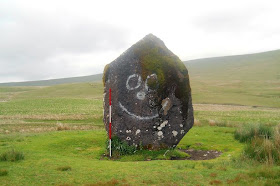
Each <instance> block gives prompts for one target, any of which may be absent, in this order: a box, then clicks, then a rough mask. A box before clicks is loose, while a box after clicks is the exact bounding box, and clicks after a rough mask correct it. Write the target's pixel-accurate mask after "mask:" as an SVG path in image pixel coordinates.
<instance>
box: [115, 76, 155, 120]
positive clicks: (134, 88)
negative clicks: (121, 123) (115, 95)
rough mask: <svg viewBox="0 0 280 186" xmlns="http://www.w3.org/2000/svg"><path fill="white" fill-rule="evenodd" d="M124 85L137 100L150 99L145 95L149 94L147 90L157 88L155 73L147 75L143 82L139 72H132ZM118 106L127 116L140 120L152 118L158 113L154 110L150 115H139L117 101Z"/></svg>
mask: <svg viewBox="0 0 280 186" xmlns="http://www.w3.org/2000/svg"><path fill="white" fill-rule="evenodd" d="M125 85H126V89H127V91H128V93H129V94H134V96H135V97H136V99H137V100H138V101H150V100H149V98H147V97H148V96H147V95H148V94H149V92H151V91H155V90H156V89H157V88H158V80H157V75H156V74H151V75H148V76H147V78H146V81H145V82H143V80H142V77H141V76H140V75H139V74H132V75H130V76H128V78H127V80H126V84H125ZM119 106H120V108H121V109H122V110H123V111H124V112H125V113H127V114H128V115H129V116H131V117H134V118H137V119H140V120H149V119H154V118H157V117H158V116H159V115H158V113H155V112H154V113H153V114H152V115H148V116H140V115H138V114H135V113H132V112H131V111H129V110H128V109H127V108H126V107H125V106H123V104H122V103H121V102H119Z"/></svg>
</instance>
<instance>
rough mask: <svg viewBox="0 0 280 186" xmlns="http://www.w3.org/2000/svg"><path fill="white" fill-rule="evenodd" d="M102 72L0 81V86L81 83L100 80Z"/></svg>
mask: <svg viewBox="0 0 280 186" xmlns="http://www.w3.org/2000/svg"><path fill="white" fill-rule="evenodd" d="M101 79H102V74H96V75H91V76H81V77H70V78H61V79H50V80H41V81H26V82H11V83H0V86H52V85H59V84H67V83H83V82H96V81H101Z"/></svg>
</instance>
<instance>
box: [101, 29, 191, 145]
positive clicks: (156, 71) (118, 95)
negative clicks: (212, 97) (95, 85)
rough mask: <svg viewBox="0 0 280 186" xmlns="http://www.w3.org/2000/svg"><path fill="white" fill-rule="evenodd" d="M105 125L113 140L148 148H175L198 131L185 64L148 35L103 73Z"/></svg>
mask: <svg viewBox="0 0 280 186" xmlns="http://www.w3.org/2000/svg"><path fill="white" fill-rule="evenodd" d="M103 83H104V105H103V106H104V124H105V128H106V130H107V132H108V130H109V88H111V89H112V136H117V137H119V138H120V139H121V140H123V141H127V142H128V144H129V145H135V146H138V145H143V146H144V147H146V148H149V149H160V148H170V147H175V146H176V145H177V144H178V143H179V141H180V140H181V139H182V138H183V137H184V135H185V134H186V133H187V132H188V131H189V130H190V128H191V127H192V126H193V122H194V117H193V107H192V98H191V88H190V83H189V75H188V71H187V69H186V67H185V65H184V64H183V63H182V61H181V60H180V59H179V58H178V57H177V56H176V55H174V54H173V53H172V52H171V51H170V50H168V48H166V46H165V45H164V43H163V42H162V41H161V40H160V39H159V38H157V37H156V36H154V35H152V34H149V35H147V36H146V37H144V38H143V39H142V40H140V41H139V42H137V43H136V44H134V45H133V46H132V47H130V48H129V49H128V50H127V51H126V52H124V53H123V54H122V55H121V56H119V57H118V58H117V59H116V60H114V61H113V62H111V63H110V64H108V65H107V66H106V67H105V69H104V74H103Z"/></svg>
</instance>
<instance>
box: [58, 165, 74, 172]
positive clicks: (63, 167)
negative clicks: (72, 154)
mask: <svg viewBox="0 0 280 186" xmlns="http://www.w3.org/2000/svg"><path fill="white" fill-rule="evenodd" d="M56 170H58V171H70V170H72V168H71V167H70V166H61V167H58V168H57V169H56Z"/></svg>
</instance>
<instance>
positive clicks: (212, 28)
mask: <svg viewBox="0 0 280 186" xmlns="http://www.w3.org/2000/svg"><path fill="white" fill-rule="evenodd" d="M256 16H257V13H256V14H254V12H242V11H231V12H226V11H219V12H215V13H209V14H204V15H201V16H199V17H197V18H196V19H194V21H193V25H194V26H195V27H197V28H199V29H202V30H207V32H224V31H228V32H239V31H243V30H248V29H250V24H251V23H252V21H253V20H254V19H255V18H256Z"/></svg>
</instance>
